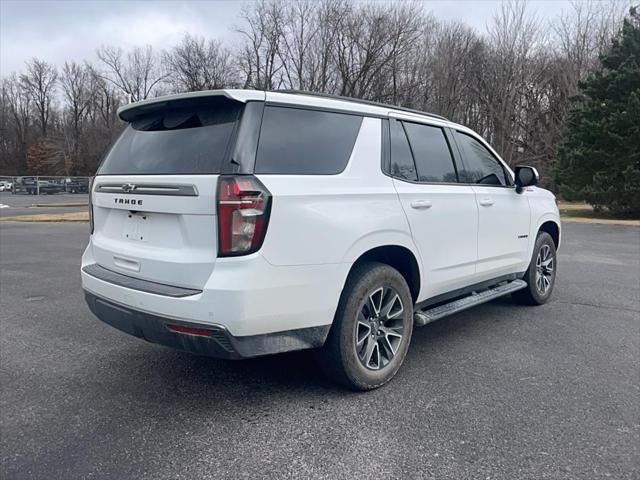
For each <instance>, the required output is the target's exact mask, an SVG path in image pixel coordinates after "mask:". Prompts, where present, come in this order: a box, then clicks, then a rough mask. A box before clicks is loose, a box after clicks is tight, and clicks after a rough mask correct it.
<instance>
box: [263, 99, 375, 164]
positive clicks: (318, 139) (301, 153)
mask: <svg viewBox="0 0 640 480" xmlns="http://www.w3.org/2000/svg"><path fill="white" fill-rule="evenodd" d="M361 124H362V117H360V116H357V115H348V114H343V113H333V112H323V111H317V110H304V109H299V108H287V107H274V106H267V107H265V109H264V116H263V117H262V129H261V131H260V140H259V141H258V151H257V154H256V165H255V173H273V174H298V175H332V174H337V173H340V172H342V171H343V170H344V169H345V167H346V166H347V162H348V161H349V157H350V156H351V151H352V150H353V146H354V144H355V142H356V138H357V136H358V132H359V131H360V125H361Z"/></svg>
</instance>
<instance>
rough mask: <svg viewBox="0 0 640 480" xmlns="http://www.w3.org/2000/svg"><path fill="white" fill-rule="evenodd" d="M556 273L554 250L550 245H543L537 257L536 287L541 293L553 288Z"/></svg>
mask: <svg viewBox="0 0 640 480" xmlns="http://www.w3.org/2000/svg"><path fill="white" fill-rule="evenodd" d="M554 274H555V271H554V261H553V252H552V251H551V247H550V246H549V245H543V246H542V248H541V249H540V251H539V252H538V256H537V257H536V288H537V289H538V292H540V294H541V295H544V294H546V293H547V291H548V290H549V288H551V284H552V283H553V276H554Z"/></svg>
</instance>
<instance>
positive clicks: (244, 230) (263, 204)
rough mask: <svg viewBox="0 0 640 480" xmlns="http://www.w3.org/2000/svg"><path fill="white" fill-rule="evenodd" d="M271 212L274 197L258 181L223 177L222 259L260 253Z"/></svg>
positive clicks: (220, 184) (220, 200) (220, 195)
mask: <svg viewBox="0 0 640 480" xmlns="http://www.w3.org/2000/svg"><path fill="white" fill-rule="evenodd" d="M270 210H271V193H269V190H267V187H265V186H264V185H263V184H262V183H261V182H260V180H258V179H257V178H256V177H252V176H221V177H219V179H218V256H219V257H230V256H235V255H246V254H248V253H253V252H255V251H257V250H259V249H260V247H261V246H262V242H263V241H264V236H265V234H266V233H267V224H268V223H269V213H270Z"/></svg>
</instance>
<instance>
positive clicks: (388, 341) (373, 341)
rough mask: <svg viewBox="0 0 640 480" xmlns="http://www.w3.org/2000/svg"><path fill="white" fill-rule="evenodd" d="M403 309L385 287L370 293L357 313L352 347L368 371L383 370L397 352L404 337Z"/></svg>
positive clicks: (394, 292)
mask: <svg viewBox="0 0 640 480" xmlns="http://www.w3.org/2000/svg"><path fill="white" fill-rule="evenodd" d="M403 313H404V306H403V304H402V299H401V298H400V295H399V294H398V292H397V291H396V290H395V289H394V288H392V287H388V286H384V287H379V288H377V289H375V290H373V291H372V292H371V293H370V294H369V295H368V296H367V298H366V299H365V300H364V302H363V304H362V306H361V307H360V309H359V310H358V318H357V321H356V335H355V344H356V345H355V347H356V352H357V354H358V358H359V360H360V363H362V365H363V366H364V367H366V368H368V369H369V370H380V369H382V368H384V367H386V366H387V365H388V364H389V363H390V362H391V360H393V357H395V355H396V353H397V352H398V350H399V348H400V345H401V344H402V339H403V335H404V316H403Z"/></svg>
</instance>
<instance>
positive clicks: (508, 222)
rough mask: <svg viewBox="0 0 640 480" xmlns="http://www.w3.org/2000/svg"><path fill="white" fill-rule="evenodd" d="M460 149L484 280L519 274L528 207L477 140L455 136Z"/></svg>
mask: <svg viewBox="0 0 640 480" xmlns="http://www.w3.org/2000/svg"><path fill="white" fill-rule="evenodd" d="M454 136H455V141H456V143H457V144H458V146H459V147H460V149H461V150H462V154H463V163H464V169H463V171H462V172H460V173H461V176H463V177H464V178H465V181H467V182H468V183H469V184H471V185H472V187H473V190H474V192H475V196H476V202H477V204H478V212H479V219H478V265H477V273H478V275H479V276H481V277H483V278H493V277H496V276H501V275H505V274H511V273H518V271H519V270H522V265H523V264H526V263H527V258H526V257H527V251H528V245H529V238H528V236H529V225H530V217H531V213H530V208H529V200H528V199H527V197H526V195H521V194H518V193H516V191H515V188H514V186H513V181H512V179H511V175H510V174H509V173H508V171H507V170H506V169H505V167H504V166H503V165H502V163H501V162H500V161H499V160H498V159H497V157H496V156H495V155H494V154H493V153H492V152H491V151H490V150H489V149H488V148H487V147H486V146H485V145H484V144H483V143H482V142H481V141H480V140H479V139H477V138H475V137H474V136H472V135H469V134H468V133H464V132H458V131H456V132H455V133H454Z"/></svg>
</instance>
